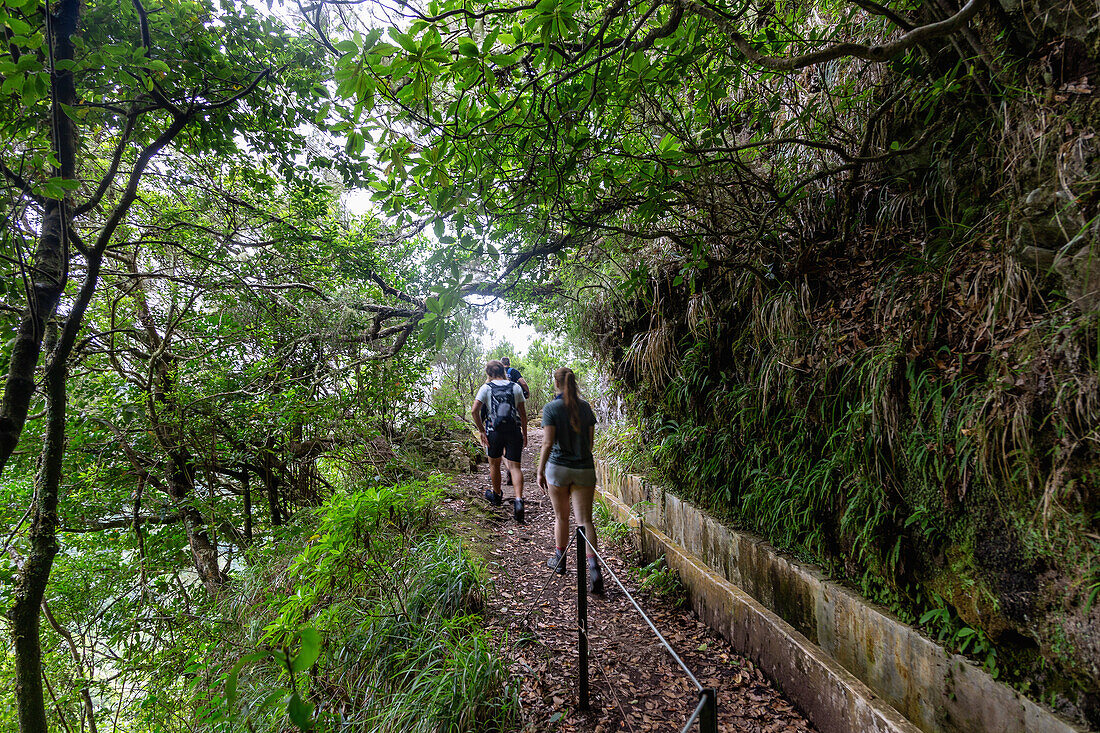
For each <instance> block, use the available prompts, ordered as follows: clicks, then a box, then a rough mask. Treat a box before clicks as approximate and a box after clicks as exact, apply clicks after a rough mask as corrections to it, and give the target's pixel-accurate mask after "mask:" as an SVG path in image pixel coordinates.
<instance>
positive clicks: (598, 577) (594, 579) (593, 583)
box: [588, 562, 603, 596]
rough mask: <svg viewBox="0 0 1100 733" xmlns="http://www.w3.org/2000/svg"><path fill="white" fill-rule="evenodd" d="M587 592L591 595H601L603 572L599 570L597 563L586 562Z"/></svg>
mask: <svg viewBox="0 0 1100 733" xmlns="http://www.w3.org/2000/svg"><path fill="white" fill-rule="evenodd" d="M588 592H589V593H591V594H592V595H596V596H602V595H603V573H602V572H600V566H599V563H593V562H590V563H589V564H588Z"/></svg>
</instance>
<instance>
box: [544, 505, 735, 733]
mask: <svg viewBox="0 0 1100 733" xmlns="http://www.w3.org/2000/svg"><path fill="white" fill-rule="evenodd" d="M575 536H576V537H577V538H578V539H577V631H578V635H577V654H578V668H579V669H578V686H579V697H580V705H579V706H580V708H581V709H582V710H585V709H587V708H588V642H589V636H588V593H587V586H586V585H585V582H584V580H585V578H584V575H585V570H586V569H587V562H586V555H587V553H586V552H585V547H582V545H581V541H582V540H583V542H584V545H585V546H587V549H588V550H591V552H592V555H591V557H595V558H596V560H597V562H599V563H600V564H602V565H603V568H604V569H605V570H606V571H607V573H608V574H609V575H610V576H611V579H612V580H614V581H615V585H617V586H619V589H620V590H621V591H622V592H623V595H625V596H626V597H627V599H628V600H629V601H630V603H631V605H633V606H634V610H636V611H637V612H638V614H639V615H640V616H641V617H642V618H643V619H645V622H646V624H647V625H648V626H649V628H650V630H651V631H652V632H653V634H654V636H656V637H657V640H658V641H659V642H660V643H661V645H662V646H663V647H664V648H665V650H666V651H668V653H669V655H670V656H671V657H672V658H673V659H675V660H676V663H677V664H678V665H680V669H682V670H683V671H684V674H686V675H687V676H688V678H689V679H690V680H691V681H692V682H693V683H694V684H695V689H696V690H697V691H698V693H699V703H698V704H697V705H696V706H695V710H694V711H693V712H692V714H691V716H690V717H689V718H688V721H687V723H686V724H685V725H684V727H683V729H682V731H681V733H687V731H688V730H689V729H690V728H691V726H692V725H694V724H695V723H696V721H698V723H699V729H700V731H703V733H717V731H718V695H717V693H716V692H715V690H714V689H713V688H710V687H703V685H702V684H700V682H699V680H698V679H697V678H696V677H695V675H694V674H692V671H691V670H690V669H689V668H688V666H687V665H686V664H684V660H683V659H681V658H680V655H679V654H677V653H676V650H675V649H673V648H672V645H671V644H669V643H668V640H667V639H666V638H665V637H664V634H662V633H661V632H660V631H659V630H658V629H657V626H656V624H654V623H653V620H652V619H651V618H649V615H648V614H647V613H646V612H645V611H644V610H642V607H641V605H639V604H638V601H637V600H635V599H634V596H633V595H631V593H630V591H628V590H627V589H626V586H624V585H623V583H622V581H621V580H619V576H618V575H616V574H615V571H614V570H612V569H611V567H610V566H609V565H608V564H607V561H605V560H604V559H603V556H601V555H600V553H599V551H598V550H597V549H596V548H595V546H593V544H592V543H591V542H590V541H589V539H588V537H587V536H586V534H585V531H584V526H583V525H581V526H578V527H577V531H576V535H575ZM570 541H572V538H570ZM566 549H568V548H566ZM563 554H564V553H563ZM620 710H621V706H620Z"/></svg>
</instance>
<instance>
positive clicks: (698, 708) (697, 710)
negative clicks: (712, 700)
mask: <svg viewBox="0 0 1100 733" xmlns="http://www.w3.org/2000/svg"><path fill="white" fill-rule="evenodd" d="M706 704H707V698H706V696H705V695H700V696H699V704H698V705H696V706H695V711H694V712H693V713H692V714H691V717H690V718H688V720H687V722H686V723H684V727H683V728H681V729H680V733H687V732H688V731H689V730H690V729H691V725H692V723H694V722H695V721H696V720H698V719H699V716H700V715H701V714H702V712H703V708H704V707H705V706H706Z"/></svg>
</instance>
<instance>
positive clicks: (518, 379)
mask: <svg viewBox="0 0 1100 733" xmlns="http://www.w3.org/2000/svg"><path fill="white" fill-rule="evenodd" d="M500 363H501V364H503V365H504V377H505V379H507V380H508V381H509V382H515V383H516V384H518V385H519V387H520V389H522V390H523V399H525V400H528V399H530V398H531V388H530V387H528V386H527V380H526V379H524V378H523V375H522V374H520V371H519V369H516V368H515V367H514V366H512V362H511V360H510V359H509V358H508V357H507V356H502V357H500Z"/></svg>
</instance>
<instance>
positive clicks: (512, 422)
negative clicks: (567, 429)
mask: <svg viewBox="0 0 1100 733" xmlns="http://www.w3.org/2000/svg"><path fill="white" fill-rule="evenodd" d="M504 368H505V367H504V364H503V363H502V362H500V361H497V360H495V359H494V360H493V361H490V362H489V363H488V364H486V365H485V373H486V374H488V375H489V381H487V382H486V383H485V384H483V385H481V389H479V390H478V392H477V396H476V397H475V398H474V405H473V409H472V410H471V411H470V414H471V416H472V417H473V418H474V425H476V426H477V430H478V433H479V434H480V435H481V444H482V445H484V446H485V449H486V452H487V453H488V454H489V481H490V483H491V484H492V488H489V489H486V490H485V498H486V499H487V500H488V501H489V503H490V504H492V505H493V506H500V505H501V504H502V503H503V501H504V492H503V491H501V488H500V461H501V458H502V457H503V459H504V463H505V466H506V467H507V469H508V473H509V474H510V475H511V477H512V485H513V486H515V492H516V493H515V499H514V500H513V511H514V514H515V518H516V521H517V522H519V523H520V524H522V523H523V472H522V471H520V468H519V460H520V456H521V455H522V453H523V449H524V448H525V447H527V405H526V400H525V398H524V396H523V389H522V388H521V387H520V386H519V385H518V384H516V383H515V382H510V381H508V379H507V378H506V377H505V376H504Z"/></svg>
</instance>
